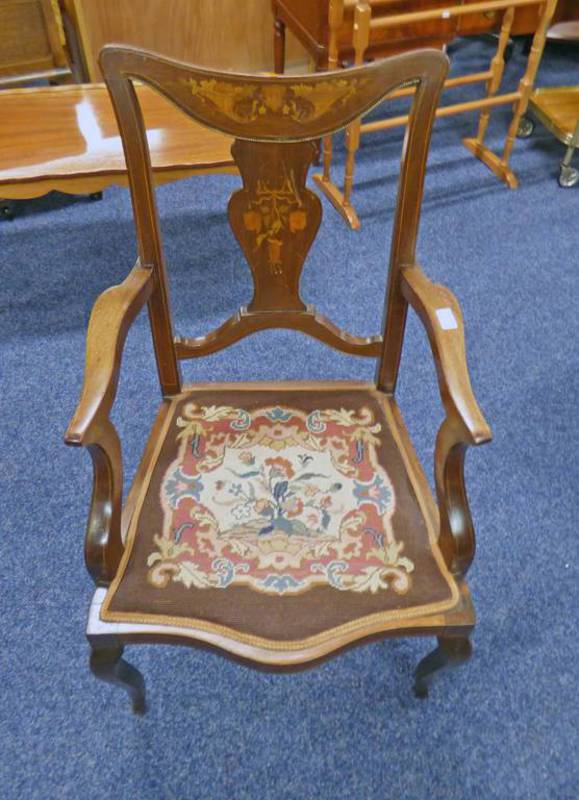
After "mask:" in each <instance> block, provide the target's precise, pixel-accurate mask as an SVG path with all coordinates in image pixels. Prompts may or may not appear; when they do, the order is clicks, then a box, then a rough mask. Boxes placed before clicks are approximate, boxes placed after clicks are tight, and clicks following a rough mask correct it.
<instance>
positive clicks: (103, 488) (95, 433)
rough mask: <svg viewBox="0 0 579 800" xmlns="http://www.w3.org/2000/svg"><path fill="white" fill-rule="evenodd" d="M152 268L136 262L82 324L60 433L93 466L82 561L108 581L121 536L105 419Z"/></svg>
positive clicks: (119, 481)
mask: <svg viewBox="0 0 579 800" xmlns="http://www.w3.org/2000/svg"><path fill="white" fill-rule="evenodd" d="M153 280H154V279H153V273H152V271H151V270H150V269H146V268H144V267H140V266H139V265H138V264H137V266H135V267H134V268H133V269H132V271H131V272H130V273H129V275H128V277H127V278H126V279H125V280H124V281H123V283H121V284H119V285H118V286H113V287H111V288H110V289H107V291H106V292H103V294H101V295H100V297H99V298H98V299H97V301H96V303H95V305H94V308H93V311H92V314H91V317H90V322H89V326H88V334H87V346H86V363H85V373H84V383H83V387H82V393H81V398H80V401H79V404H78V406H77V409H76V411H75V413H74V416H73V418H72V420H71V422H70V424H69V426H68V429H67V431H66V434H65V439H64V440H65V442H66V443H67V444H69V445H75V446H84V447H87V448H88V450H89V452H90V454H91V457H92V460H93V467H94V482H93V494H92V501H91V509H90V513H89V519H88V526H87V533H86V542H85V560H86V565H87V569H88V571H89V572H90V574H91V576H92V578H93V580H94V581H95V583H97V584H99V585H106V584H108V583H109V582H110V581H111V580H112V578H113V577H114V575H115V573H116V570H117V567H118V564H119V561H120V557H121V555H122V552H123V544H122V539H121V524H120V523H121V501H122V486H123V477H122V455H121V445H120V441H119V437H118V435H117V432H116V430H115V427H114V425H113V424H112V422H111V421H110V419H109V412H110V410H111V407H112V404H113V401H114V399H115V394H116V391H117V385H118V380H119V370H120V366H121V357H122V351H123V346H124V343H125V339H126V336H127V332H128V330H129V328H130V326H131V323H132V322H133V320H134V319H135V317H136V316H137V314H138V313H139V311H140V310H141V308H142V307H143V305H144V304H145V303H146V301H147V299H148V298H149V296H150V294H151V291H152V288H153Z"/></svg>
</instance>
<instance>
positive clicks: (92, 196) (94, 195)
mask: <svg viewBox="0 0 579 800" xmlns="http://www.w3.org/2000/svg"><path fill="white" fill-rule="evenodd" d="M88 199H89V200H90V201H91V202H93V203H96V202H98V201H99V200H102V199H103V193H102V192H91V194H89V196H88Z"/></svg>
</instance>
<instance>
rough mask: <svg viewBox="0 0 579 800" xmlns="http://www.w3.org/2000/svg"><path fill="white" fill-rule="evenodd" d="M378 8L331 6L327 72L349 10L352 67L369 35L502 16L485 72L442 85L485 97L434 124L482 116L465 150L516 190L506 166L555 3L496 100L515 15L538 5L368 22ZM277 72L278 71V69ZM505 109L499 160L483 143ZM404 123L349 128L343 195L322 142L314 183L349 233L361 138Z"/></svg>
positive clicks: (511, 0)
mask: <svg viewBox="0 0 579 800" xmlns="http://www.w3.org/2000/svg"><path fill="white" fill-rule="evenodd" d="M378 2H379V0H364V1H363V2H358V0H330V6H329V26H330V38H329V51H328V52H329V58H328V67H329V69H334V68H335V67H336V66H337V65H338V31H339V30H340V28H341V26H342V25H343V22H344V10H345V9H347V8H351V7H353V6H355V13H354V30H353V46H354V60H355V63H356V64H361V63H363V61H364V57H365V54H366V52H367V50H368V46H369V43H370V35H371V32H372V31H373V30H377V29H384V28H394V27H398V28H399V27H400V26H402V25H405V24H411V23H419V22H431V21H434V20H448V19H450V18H452V17H462V16H463V15H465V14H480V13H491V12H495V13H496V12H497V11H498V12H502V13H503V17H502V24H501V28H500V34H499V36H498V40H497V49H496V52H495V55H494V57H493V59H492V61H491V63H490V65H489V69H488V70H485V71H483V72H476V73H472V74H470V75H463V76H460V77H457V78H450V79H448V80H447V81H446V82H445V84H444V88H445V89H451V88H453V87H456V86H464V85H467V84H471V83H482V82H484V83H485V84H486V94H485V97H483V98H480V99H478V100H471V101H468V102H463V103H455V104H452V105H447V106H441V107H439V108H438V109H437V111H436V118H438V117H447V116H451V115H454V114H460V113H464V112H467V111H480V112H481V114H480V118H479V125H478V130H477V134H476V136H475V137H473V138H467V139H464V140H463V141H464V145H465V147H466V148H467V149H468V150H469V151H470V152H471V153H472V154H473V155H474V156H476V157H477V158H478V159H480V160H481V161H482V162H483V163H484V164H486V166H487V167H489V169H491V170H492V171H493V172H494V173H495V175H496V176H497V177H498V178H500V180H502V181H504V183H506V185H507V186H509V187H510V188H511V189H515V188H516V187H517V186H518V179H517V177H516V175H515V173H514V172H513V171H512V169H511V168H510V166H509V160H510V156H511V151H512V148H513V144H514V140H515V137H516V134H517V130H518V128H519V123H520V120H521V118H522V117H523V115H524V113H525V111H526V109H527V105H528V102H529V97H530V95H531V92H532V90H533V84H534V81H535V76H536V74H537V70H538V67H539V63H540V60H541V55H542V53H543V48H544V46H545V39H546V35H547V30H548V27H549V24H550V22H551V19H552V17H553V14H554V11H555V7H556V4H557V0H545V2H544V3H543V4H542V6H543V7H542V14H541V19H540V22H539V25H538V26H537V29H536V31H535V34H534V37H533V44H532V47H531V51H530V53H529V58H528V61H527V67H526V70H525V73H524V75H523V77H522V79H521V81H520V83H519V86H518V89H517V91H515V92H508V93H504V94H500V93H499V89H500V85H501V81H502V77H503V70H504V63H505V49H506V46H507V44H508V41H509V36H510V32H511V27H512V24H513V18H514V13H515V9H517V8H520V7H524V6H531V5H537V0H487V2H478V3H477V2H475V3H470V4H469V5H454V6H448V7H446V8H438V9H431V10H426V11H415V12H410V13H406V14H396V15H393V14H391V15H389V16H375V17H372V6H374V5H377V4H378ZM276 66H278V67H279V64H277V65H276ZM413 93H414V88H413V87H402V88H401V89H398V90H397V91H395V92H393V93H391V94H390V95H389V98H396V97H404V96H407V95H412V94H413ZM508 104H513V117H512V120H511V123H510V125H509V129H508V131H507V135H506V138H505V143H504V148H503V152H502V155H500V156H499V155H496V154H495V153H494V152H492V150H490V149H489V148H488V147H487V146H486V145H485V144H484V139H485V135H486V131H487V127H488V122H489V115H490V110H491V109H492V108H494V107H495V106H499V105H508ZM407 123H408V115H402V116H398V117H392V118H390V119H384V120H377V121H375V122H369V123H365V124H361V123H360V121H359V120H358V121H356V122H354V123H352V124H351V125H350V126H349V128H348V130H347V136H346V149H347V156H346V167H345V176H344V188H343V191H342V190H340V189H339V188H338V186H337V185H336V184H335V183H334V182H333V181H332V179H331V175H330V170H331V162H332V144H331V141H329V140H328V139H326V140H325V141H324V170H323V173H322V174H317V175H314V181H315V182H316V184H317V185H318V186H319V187H320V189H321V190H322V191H323V193H324V194H325V195H326V197H327V198H328V199H329V200H330V202H331V203H332V205H333V206H334V207H335V208H336V209H337V210H338V211H339V213H340V214H341V215H342V216H343V217H344V219H345V220H346V221H347V222H348V224H349V225H350V227H351V228H353V229H357V228H359V227H360V222H359V220H358V217H357V215H356V212H355V210H354V207H353V206H352V202H351V192H352V186H353V176H354V164H355V155H356V151H357V149H358V146H359V142H360V136H361V134H363V133H372V132H374V131H379V130H387V129H388V128H394V127H398V126H401V125H406V124H407Z"/></svg>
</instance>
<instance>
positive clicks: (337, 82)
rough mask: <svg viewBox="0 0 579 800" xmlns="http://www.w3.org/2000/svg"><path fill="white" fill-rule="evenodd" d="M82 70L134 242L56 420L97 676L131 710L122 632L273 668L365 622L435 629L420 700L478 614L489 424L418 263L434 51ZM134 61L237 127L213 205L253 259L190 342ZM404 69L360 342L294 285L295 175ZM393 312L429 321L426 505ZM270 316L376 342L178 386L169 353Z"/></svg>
mask: <svg viewBox="0 0 579 800" xmlns="http://www.w3.org/2000/svg"><path fill="white" fill-rule="evenodd" d="M101 66H102V69H103V72H104V74H105V77H106V80H107V84H108V87H109V90H110V92H111V96H112V100H113V103H114V106H115V110H116V113H117V116H118V120H119V126H120V130H121V135H122V139H123V145H124V149H125V155H126V160H127V165H128V171H129V176H130V184H131V196H132V201H133V210H134V215H135V223H136V230H137V246H138V259H137V262H136V264H135V266H134V268H133V269H132V271H131V272H130V274H129V276H128V277H127V278H126V280H125V281H124V282H123V283H122V284H120V285H119V286H115V287H113V288H111V289H109V290H108V291H106V292H105V293H104V294H103V295H101V297H100V298H99V299H98V300H97V302H96V305H95V307H94V310H93V312H92V315H91V319H90V323H89V329H88V340H87V351H86V369H85V380H84V386H83V390H82V395H81V399H80V403H79V406H78V408H77V410H76V412H75V414H74V417H73V419H72V421H71V423H70V426H69V428H68V430H67V433H66V442H67V443H68V444H71V445H77V446H84V447H87V448H88V449H89V451H90V453H91V455H92V458H93V463H94V488H93V495H92V502H91V509H90V514H89V522H88V528H87V536H86V549H85V554H86V562H87V567H88V570H89V572H90V574H91V576H92V578H93V580H94V581H95V583H96V585H97V590H96V593H95V595H94V598H93V603H92V606H91V612H90V618H89V624H88V629H87V635H88V639H89V642H90V645H91V649H92V655H91V667H92V670H93V672H94V674H95V675H96V676H97V677H99V678H102V679H103V680H105V681H109V682H111V683H116V684H118V685H119V686H121V687H123V688H124V689H126V690H127V691H128V693H129V695H130V696H131V698H132V701H133V708H134V710H135V711H137V712H142V711H144V707H145V704H144V684H143V680H142V677H141V676H140V674H139V673H138V672H137V671H136V670H135V669H134V668H133V667H131V666H130V665H129V664H127V662H125V661H123V659H122V653H123V648H124V646H125V645H126V644H129V643H139V642H156V643H166V644H190V645H198V646H202V647H203V646H204V647H211V648H214V649H216V650H217V651H219V652H221V653H225V654H227V655H230V656H232V657H234V658H237V659H240V660H242V661H246V662H249V663H251V664H254V665H259V666H262V667H268V668H278V669H290V668H298V667H301V666H304V665H312V664H314V663H316V662H318V661H319V660H320V659H322V658H324V657H326V656H328V655H330V654H331V653H332V652H334V651H337V650H341V649H343V648H345V647H347V646H350V645H353V644H355V643H359V642H363V641H369V640H371V639H374V638H378V637H383V636H394V635H397V636H400V635H412V636H414V635H419V636H436V637H437V638H438V646H437V648H436V650H434V652H433V653H432V654H431V655H429V656H427V657H426V658H425V659H424V660H423V661H422V662H421V663H420V664H419V666H418V668H417V671H416V685H415V690H416V693H417V695H418V696H421V697H424V696H425V695H426V693H427V687H428V683H429V681H430V679H431V678H432V676H433V675H434V674H435V673H436V672H437V671H439V670H440V669H442V668H443V667H445V666H452V665H455V664H459V663H460V662H462V661H464V660H465V659H467V658H468V657H469V655H470V651H471V647H470V643H469V638H468V637H469V634H470V632H471V630H472V628H473V626H474V621H475V618H474V611H473V606H472V601H471V598H470V595H469V592H468V589H467V585H466V582H465V574H466V571H467V569H468V567H469V565H470V563H471V560H472V558H473V555H474V547H475V543H474V530H473V525H472V521H471V517H470V513H469V509H468V503H467V499H466V490H465V486H464V476H463V462H464V456H465V452H466V449H467V447H468V446H469V445H479V444H482V443H484V442H487V441H489V440H490V438H491V433H490V429H489V427H488V425H487V423H486V422H485V420H484V418H483V416H482V414H481V412H480V410H479V408H478V406H477V403H476V401H475V399H474V396H473V393H472V389H471V385H470V381H469V377H468V372H467V367H466V360H465V345H464V331H463V321H462V316H461V312H460V308H459V306H458V303H457V301H456V299H455V297H454V296H453V295H452V294H451V292H449V291H448V290H447V289H445V288H444V287H442V286H439V285H435V284H433V283H431V282H430V281H429V280H428V278H427V277H426V275H425V274H424V273H423V272H422V270H421V269H420V267H419V266H418V265H417V263H416V258H415V246H416V237H417V231H418V222H419V212H420V204H421V198H422V191H423V181H424V172H425V167H426V157H427V150H428V144H429V140H430V132H431V126H432V121H433V118H434V111H435V108H436V104H437V101H438V97H439V93H440V90H441V88H442V85H443V82H444V78H445V75H446V71H447V66H448V61H447V59H446V57H445V56H444V55H442V54H441V53H439V52H436V51H423V52H417V53H408V54H405V55H402V56H399V57H396V58H394V59H390V60H387V61H381V62H375V63H373V64H371V65H367V66H364V67H361V68H355V69H352V70H345V71H343V72H340V73H334V74H332V75H327V76H326V75H323V74H322V75H320V74H315V75H307V76H300V77H299V78H291V77H289V76H282V77H276V76H246V75H236V74H235V73H221V72H215V71H212V70H205V69H202V68H199V67H194V66H187V65H184V64H182V63H179V62H174V61H171V60H169V59H166V58H162V57H160V56H156V55H154V54H151V53H146V52H143V51H140V50H137V49H133V48H128V47H107V48H105V49H104V51H103V53H102V54H101ZM135 79H136V80H139V81H143V82H145V83H150V84H152V85H154V86H156V87H157V89H158V90H159V91H160V92H162V93H163V94H164V95H165V96H167V97H168V98H169V99H171V100H172V101H173V102H174V103H176V104H177V105H179V106H180V107H181V108H183V109H185V110H186V111H187V112H188V113H189V114H191V116H192V117H194V118H195V119H198V120H199V121H201V122H203V123H204V124H206V125H208V126H209V127H210V128H213V129H215V130H218V131H220V132H221V133H223V134H226V135H227V136H232V137H235V143H234V145H233V150H232V152H233V156H234V159H235V162H236V164H237V166H238V168H239V170H240V172H241V176H242V179H243V188H241V189H239V190H238V191H236V192H235V193H234V194H233V195H232V197H231V199H230V202H229V208H228V216H229V223H230V225H231V227H232V229H233V232H234V234H235V236H236V238H237V240H238V242H239V244H240V247H241V249H242V251H243V253H244V255H245V258H246V259H247V262H248V264H249V267H250V270H251V275H252V280H253V297H252V299H251V302H250V303H249V305H248V306H247V308H241V309H239V311H237V312H236V313H235V314H234V315H233V316H232V317H230V318H229V319H228V320H227V321H226V322H225V323H224V324H223V325H221V326H220V327H219V328H217V329H216V330H213V331H211V332H209V333H207V334H206V335H204V336H201V337H196V338H190V337H184V336H175V335H174V332H173V326H172V322H171V312H170V302H169V291H168V286H167V282H166V269H165V264H164V260H163V251H162V245H161V239H160V232H159V223H158V219H157V211H156V205H155V195H154V190H153V180H152V173H151V166H150V162H149V158H148V153H147V147H146V143H145V133H144V126H143V121H142V117H141V113H140V110H139V104H138V97H137V95H136V94H134V92H133V91H132V81H133V80H135ZM408 83H412V84H413V85H415V86H416V92H415V95H414V97H413V109H414V110H413V115H412V118H411V122H410V126H409V131H408V138H407V148H406V150H405V154H404V158H403V162H402V165H401V174H400V191H399V195H398V196H399V202H398V207H397V211H396V218H395V223H394V234H393V239H392V249H391V257H390V275H389V281H388V288H387V293H386V299H385V321H384V327H383V330H382V333H381V334H380V335H376V336H372V337H367V338H366V337H359V336H355V335H352V334H350V333H348V332H346V331H343V330H340V329H339V328H338V327H337V326H336V325H335V324H334V323H333V322H332V321H331V320H329V319H327V318H325V317H324V316H322V315H320V314H319V313H318V312H317V311H316V310H315V309H314V308H313V307H311V306H309V305H308V304H307V303H306V302H305V301H304V300H303V299H302V296H301V294H300V275H301V270H302V266H303V263H304V260H305V258H306V256H307V253H308V251H309V249H310V246H311V244H312V242H313V240H314V238H315V236H316V233H317V230H318V227H319V225H320V221H321V215H322V206H321V203H320V200H319V198H318V197H317V195H316V194H315V193H313V192H311V191H310V190H309V189H307V188H306V176H307V171H308V167H309V165H310V163H311V160H312V158H313V157H314V153H315V146H314V143H313V142H314V141H315V140H317V139H318V138H319V137H322V136H325V135H330V134H331V133H332V132H334V131H335V130H337V129H339V128H341V127H343V126H345V125H347V124H348V123H350V122H351V121H352V120H354V119H356V118H357V117H359V116H360V115H363V114H364V113H365V112H366V111H368V110H369V109H370V108H372V107H373V106H374V105H375V104H376V103H377V102H379V101H380V100H381V99H382V98H383V97H384V96H385V94H387V93H388V92H390V91H392V90H394V89H395V88H396V87H398V86H401V85H407V84H408ZM191 234H192V239H193V240H194V236H195V231H194V230H192V231H191ZM198 234H199V235H202V232H201V231H199V232H198ZM214 266H215V269H216V270H217V272H216V280H219V275H218V269H219V265H218V264H215V265H214ZM144 305H148V310H149V318H150V321H151V327H152V333H153V341H154V349H155V353H156V361H157V369H158V373H159V380H160V386H161V394H162V396H163V401H162V403H161V406H160V409H159V414H158V417H157V421H156V422H155V424H154V426H153V430H152V432H151V436H150V439H149V442H148V444H147V446H146V449H145V453H144V457H143V460H142V462H141V465H140V467H139V468H138V471H137V474H136V478H135V481H134V483H133V485H132V487H131V490H130V492H129V495H128V499H127V503H126V505H125V508H124V509H121V498H122V456H121V443H120V440H119V437H118V435H117V432H116V430H115V427H114V425H113V423H112V422H111V419H110V411H111V407H112V405H113V402H114V399H115V393H116V388H117V383H118V378H119V370H120V364H121V353H122V350H123V344H124V341H125V337H126V335H127V331H128V329H129V327H130V325H131V322H132V321H133V319H134V318H135V316H136V315H137V313H138V312H139V311H140V309H141V308H142V307H143V306H144ZM409 306H410V307H411V308H412V309H414V310H415V312H416V313H417V314H418V316H419V318H420V319H421V321H422V323H423V324H424V326H425V328H426V331H427V333H428V337H429V339H430V344H431V348H432V352H433V356H434V360H435V362H436V367H437V371H438V379H439V384H440V391H441V398H442V403H443V407H444V414H445V418H444V421H443V422H442V425H441V427H440V430H439V433H438V437H437V440H436V449H435V475H436V490H437V500H438V503H436V502H435V501H434V499H433V497H432V495H431V492H430V489H429V487H428V482H427V480H426V477H425V475H424V473H423V471H422V468H421V466H420V464H419V462H418V459H417V457H416V455H415V453H414V450H413V448H412V444H411V442H410V439H409V436H408V433H407V431H406V428H405V426H404V422H403V420H402V416H401V413H400V411H399V408H398V406H397V404H396V401H395V399H394V393H395V388H396V382H397V376H398V366H399V362H400V354H401V349H402V343H403V337H404V328H405V321H406V315H407V312H408V307H409ZM280 327H281V328H290V329H293V330H297V331H301V332H302V333H305V334H307V335H309V336H312V337H314V338H316V339H318V340H320V341H322V342H324V343H325V344H327V345H330V346H331V347H333V348H335V349H337V350H339V351H341V352H344V353H350V354H354V355H359V356H365V357H371V358H374V359H376V362H377V373H376V382H375V384H362V383H355V382H335V383H332V382H330V383H328V382H323V381H320V382H315V383H293V384H287V383H286V384H284V383H270V384H251V383H232V384H205V385H192V386H183V384H182V381H181V375H180V368H179V362H180V361H181V360H182V359H190V358H198V357H201V356H205V355H208V354H210V353H214V352H217V351H219V350H222V349H223V348H225V347H228V346H229V345H231V344H233V343H234V342H236V341H238V340H239V339H241V338H243V337H246V336H249V335H251V334H253V333H255V332H257V331H262V330H264V329H268V328H280Z"/></svg>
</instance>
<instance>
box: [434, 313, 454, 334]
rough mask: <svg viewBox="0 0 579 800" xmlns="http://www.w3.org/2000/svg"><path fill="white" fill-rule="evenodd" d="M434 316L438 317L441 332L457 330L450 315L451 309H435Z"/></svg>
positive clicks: (452, 315) (452, 316) (451, 314)
mask: <svg viewBox="0 0 579 800" xmlns="http://www.w3.org/2000/svg"><path fill="white" fill-rule="evenodd" d="M436 316H437V317H438V324H439V325H440V327H441V328H442V330H443V331H454V330H456V329H457V328H458V322H457V321H456V317H455V316H454V314H453V313H452V308H437V309H436Z"/></svg>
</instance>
